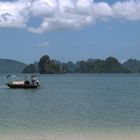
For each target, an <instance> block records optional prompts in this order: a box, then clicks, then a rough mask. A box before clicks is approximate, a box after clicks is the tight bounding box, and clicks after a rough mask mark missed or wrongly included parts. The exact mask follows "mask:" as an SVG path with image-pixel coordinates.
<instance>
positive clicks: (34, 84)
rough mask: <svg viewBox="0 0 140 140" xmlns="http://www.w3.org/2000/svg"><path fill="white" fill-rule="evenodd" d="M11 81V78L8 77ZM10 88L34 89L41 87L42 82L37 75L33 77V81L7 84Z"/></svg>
mask: <svg viewBox="0 0 140 140" xmlns="http://www.w3.org/2000/svg"><path fill="white" fill-rule="evenodd" d="M7 78H8V79H9V78H10V76H7ZM7 86H8V87H10V88H23V89H30V88H31V89H34V88H38V87H39V86H40V82H39V80H38V79H37V77H36V76H35V75H33V76H31V80H21V81H11V82H8V83H7Z"/></svg>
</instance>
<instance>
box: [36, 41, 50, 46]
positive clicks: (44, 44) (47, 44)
mask: <svg viewBox="0 0 140 140" xmlns="http://www.w3.org/2000/svg"><path fill="white" fill-rule="evenodd" d="M38 46H39V47H45V48H46V47H48V46H49V43H48V42H47V41H45V42H41V43H39V44H38Z"/></svg>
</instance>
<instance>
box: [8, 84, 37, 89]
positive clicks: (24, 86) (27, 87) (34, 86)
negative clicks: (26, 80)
mask: <svg viewBox="0 0 140 140" xmlns="http://www.w3.org/2000/svg"><path fill="white" fill-rule="evenodd" d="M7 86H8V87H9V88H14V89H16V88H21V89H34V88H38V87H39V85H14V84H10V83H7Z"/></svg>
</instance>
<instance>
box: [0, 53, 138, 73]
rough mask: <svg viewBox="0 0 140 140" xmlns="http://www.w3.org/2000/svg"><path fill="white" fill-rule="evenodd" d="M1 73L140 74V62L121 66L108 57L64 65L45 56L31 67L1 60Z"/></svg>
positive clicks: (130, 62)
mask: <svg viewBox="0 0 140 140" xmlns="http://www.w3.org/2000/svg"><path fill="white" fill-rule="evenodd" d="M0 73H1V74H6V73H11V74H12V73H40V74H64V73H140V61H139V60H136V59H129V60H127V61H125V62H124V63H123V64H121V63H120V62H119V61H118V60H117V59H116V58H114V57H108V58H107V59H105V60H101V59H88V60H86V61H85V60H81V61H78V62H76V63H73V62H72V61H69V62H67V63H63V62H60V61H58V60H54V59H50V57H49V56H48V55H44V56H42V57H41V58H40V60H39V62H34V63H33V64H30V65H27V64H25V63H22V62H18V61H15V60H10V59H0Z"/></svg>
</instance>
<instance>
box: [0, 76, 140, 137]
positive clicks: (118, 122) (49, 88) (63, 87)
mask: <svg viewBox="0 0 140 140" xmlns="http://www.w3.org/2000/svg"><path fill="white" fill-rule="evenodd" d="M17 78H18V79H22V78H23V75H20V76H18V77H17ZM6 81H7V79H6V77H5V76H2V75H1V76H0V136H2V135H10V134H15V135H16V133H18V132H22V133H26V132H27V133H28V132H30V133H32V134H34V133H35V134H41V132H44V133H47V132H51V131H63V130H65V131H67V130H68V131H89V130H90V131H91V130H95V129H98V130H102V131H104V130H105V131H107V130H108V131H110V130H114V131H117V130H122V131H127V130H128V131H131V130H133V131H139V130H140V74H66V75H42V76H41V77H40V81H41V87H40V88H39V89H28V90H27V89H26V90H24V89H9V88H8V87H6V86H5V85H4V83H6Z"/></svg>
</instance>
